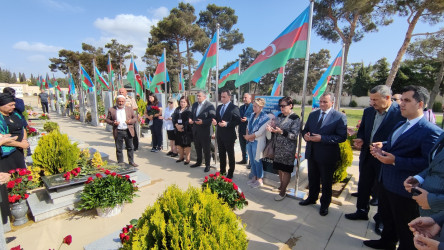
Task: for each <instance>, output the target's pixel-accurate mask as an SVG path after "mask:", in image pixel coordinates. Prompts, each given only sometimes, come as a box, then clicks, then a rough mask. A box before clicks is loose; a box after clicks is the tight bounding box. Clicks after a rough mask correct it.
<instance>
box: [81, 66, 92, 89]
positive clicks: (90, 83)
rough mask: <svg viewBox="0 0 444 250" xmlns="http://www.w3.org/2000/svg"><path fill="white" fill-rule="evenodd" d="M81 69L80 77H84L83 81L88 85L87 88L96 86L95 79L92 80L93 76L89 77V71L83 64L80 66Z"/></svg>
mask: <svg viewBox="0 0 444 250" xmlns="http://www.w3.org/2000/svg"><path fill="white" fill-rule="evenodd" d="M80 70H81V76H80V79H82V82H83V83H84V84H85V85H86V86H87V88H86V89H88V88H92V87H94V82H93V80H91V77H89V75H88V73H87V72H86V70H85V69H84V68H83V66H80Z"/></svg>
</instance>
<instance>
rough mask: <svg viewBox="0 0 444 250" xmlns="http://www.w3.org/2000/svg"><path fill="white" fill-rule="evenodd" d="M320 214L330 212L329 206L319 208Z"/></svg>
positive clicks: (324, 214) (323, 214)
mask: <svg viewBox="0 0 444 250" xmlns="http://www.w3.org/2000/svg"><path fill="white" fill-rule="evenodd" d="M319 214H320V215H321V216H326V215H327V214H328V207H327V208H321V209H319Z"/></svg>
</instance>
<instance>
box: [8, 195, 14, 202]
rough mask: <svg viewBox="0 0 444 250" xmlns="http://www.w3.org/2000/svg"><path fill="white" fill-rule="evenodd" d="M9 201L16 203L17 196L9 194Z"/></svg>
mask: <svg viewBox="0 0 444 250" xmlns="http://www.w3.org/2000/svg"><path fill="white" fill-rule="evenodd" d="M8 201H9V203H14V202H15V197H14V196H11V195H9V196H8Z"/></svg>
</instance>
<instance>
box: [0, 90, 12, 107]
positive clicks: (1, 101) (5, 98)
mask: <svg viewBox="0 0 444 250" xmlns="http://www.w3.org/2000/svg"><path fill="white" fill-rule="evenodd" d="M11 102H15V99H14V96H12V95H10V94H9V93H8V94H7V93H0V106H3V105H6V104H8V103H11Z"/></svg>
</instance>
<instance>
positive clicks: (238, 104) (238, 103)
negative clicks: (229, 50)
mask: <svg viewBox="0 0 444 250" xmlns="http://www.w3.org/2000/svg"><path fill="white" fill-rule="evenodd" d="M238 61H239V76H240V75H241V60H240V59H239V60H238ZM235 87H236V86H235ZM238 88H239V100H238V102H237V106H238V107H240V104H241V102H240V100H243V97H242V96H241V88H240V86H239V87H238Z"/></svg>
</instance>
